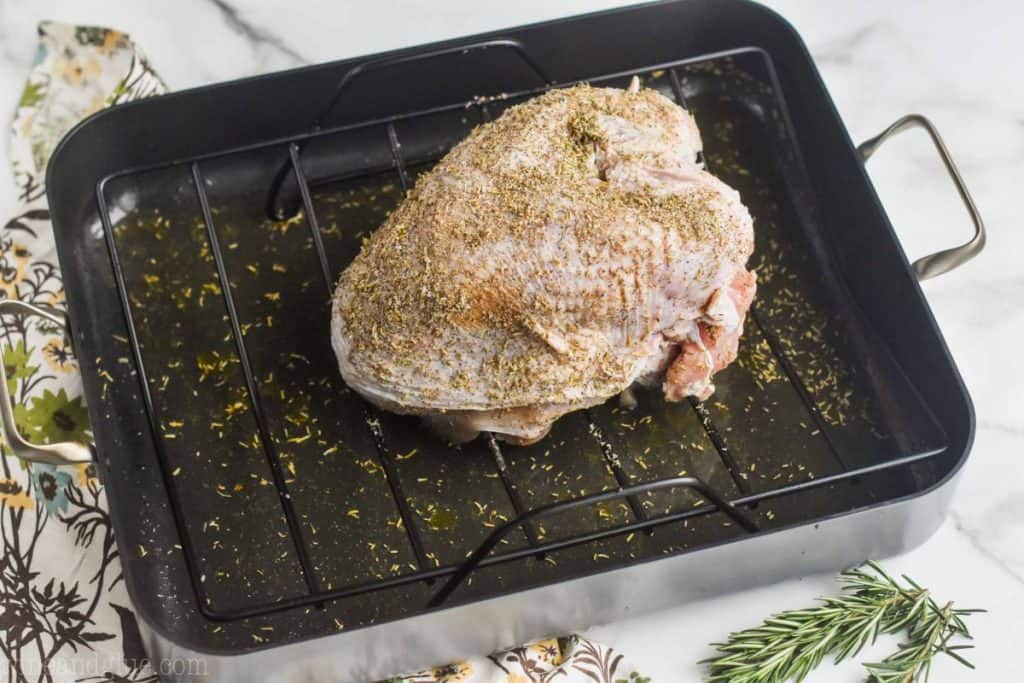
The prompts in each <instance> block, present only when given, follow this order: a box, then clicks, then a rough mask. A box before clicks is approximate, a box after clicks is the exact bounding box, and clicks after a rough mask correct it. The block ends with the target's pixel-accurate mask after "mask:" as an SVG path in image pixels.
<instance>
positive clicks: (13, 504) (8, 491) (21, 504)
mask: <svg viewBox="0 0 1024 683" xmlns="http://www.w3.org/2000/svg"><path fill="white" fill-rule="evenodd" d="M0 501H3V503H4V504H5V505H7V507H9V508H14V509H27V508H34V507H35V502H33V500H32V497H31V496H29V495H28V491H26V490H25V489H24V488H22V486H21V484H19V483H18V482H16V481H15V480H13V479H0Z"/></svg>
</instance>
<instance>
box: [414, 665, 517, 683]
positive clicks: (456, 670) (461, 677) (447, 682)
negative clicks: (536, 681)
mask: <svg viewBox="0 0 1024 683" xmlns="http://www.w3.org/2000/svg"><path fill="white" fill-rule="evenodd" d="M431 674H433V676H434V680H435V681H437V683H459V682H460V681H468V680H469V677H470V676H472V675H473V667H471V666H470V665H469V662H459V663H458V664H449V665H447V666H439V667H437V668H435V669H433V670H432V671H431ZM527 683H528V682H527Z"/></svg>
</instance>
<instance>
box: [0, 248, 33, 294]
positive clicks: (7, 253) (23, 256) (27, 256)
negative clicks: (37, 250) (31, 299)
mask: <svg viewBox="0 0 1024 683" xmlns="http://www.w3.org/2000/svg"><path fill="white" fill-rule="evenodd" d="M31 262H32V252H31V251H29V248H28V247H26V246H25V245H23V244H18V243H17V242H15V243H13V244H11V246H10V247H9V248H8V249H5V250H4V252H3V255H2V258H0V289H3V291H4V293H5V294H6V295H7V298H8V299H17V298H19V297H18V285H19V284H21V282H22V280H24V279H25V271H26V270H28V265H29V264H30V263H31Z"/></svg>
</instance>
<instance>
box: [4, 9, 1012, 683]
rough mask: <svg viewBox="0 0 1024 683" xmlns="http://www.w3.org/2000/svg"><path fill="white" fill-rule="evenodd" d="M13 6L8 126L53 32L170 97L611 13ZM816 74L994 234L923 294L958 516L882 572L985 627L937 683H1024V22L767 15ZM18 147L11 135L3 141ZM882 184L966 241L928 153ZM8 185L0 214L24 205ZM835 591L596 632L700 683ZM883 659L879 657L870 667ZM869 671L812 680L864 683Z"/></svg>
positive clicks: (889, 197)
mask: <svg viewBox="0 0 1024 683" xmlns="http://www.w3.org/2000/svg"><path fill="white" fill-rule="evenodd" d="M299 4H300V3H291V2H285V1H284V0H278V1H273V0H260V1H251V2H243V0H228V1H227V2H225V1H224V0H177V1H176V2H173V3H171V2H157V1H155V0H147V1H140V0H134V1H128V0H117V1H113V2H100V1H98V0H96V1H93V0H47V1H44V0H0V110H2V111H5V112H9V111H11V110H12V109H13V107H14V103H15V101H16V99H17V97H18V93H19V92H20V88H21V81H22V79H23V78H24V75H25V73H26V70H27V69H28V66H29V63H30V59H31V57H32V54H33V50H34V44H35V34H34V26H35V24H36V22H38V21H39V20H41V19H57V20H62V21H69V22H76V23H98V24H105V25H110V26H116V27H119V28H121V29H123V30H126V31H128V32H129V33H131V34H132V36H133V37H134V38H135V39H136V41H137V42H138V43H139V44H140V45H141V46H143V48H144V50H145V51H146V52H147V53H148V55H149V57H150V58H151V60H152V62H153V64H154V65H155V66H156V68H157V69H158V70H159V72H160V73H161V74H162V75H163V76H164V78H165V80H166V81H167V83H168V84H169V85H170V86H171V87H172V88H183V87H188V86H194V85H200V84H204V83H209V82H213V81H218V80H223V79H229V78H235V77H239V76H245V75H249V74H256V73H262V72H266V71H271V70H275V69H281V68H287V67H292V66H297V65H301V64H305V63H311V62H317V61H324V60H329V59H334V58H340V57H346V56H352V55H358V54H363V53H366V52H372V51H377V50H381V49H384V48H392V47H398V46H402V45H410V44H416V43H422V42H427V41H432V40H437V39H441V38H447V37H453V36H459V35H465V34H469V33H475V32H479V31H483V30H488V29H495V28H501V27H504V26H510V25H515V24H517V23H523V22H528V21H535V20H539V19H545V18H551V17H555V16H559V15H567V14H573V13H579V12H583V11H587V10H592V9H600V8H606V7H609V6H613V5H615V4H617V3H614V2H602V1H601V0H568V1H566V0H563V1H562V2H560V3H554V2H545V1H544V0H518V1H517V2H501V3H498V2H481V1H480V0H457V1H456V0H448V1H447V2H444V3H440V2H434V1H431V0H390V1H388V0H379V1H377V2H365V1H364V2H355V1H350V0H319V1H317V2H310V3H301V7H298V6H296V7H292V5H299ZM770 4H771V5H772V6H774V7H776V8H777V9H778V10H779V11H780V12H781V13H782V14H783V15H784V16H786V17H787V18H788V19H789V20H790V21H792V22H793V23H794V24H795V25H796V27H797V29H798V30H799V31H800V32H801V33H802V35H803V37H804V40H805V41H807V43H808V45H809V46H810V48H811V51H812V52H813V53H814V56H815V58H816V59H817V62H818V65H819V67H820V69H821V70H822V72H823V74H824V77H825V80H826V81H827V83H828V86H829V88H830V90H831V92H832V95H833V97H834V98H835V100H836V104H837V105H838V107H839V110H840V112H841V113H842V115H843V117H844V119H845V121H846V123H847V126H848V127H849V128H850V130H851V132H852V133H853V135H854V138H857V139H859V138H864V137H867V136H869V135H871V134H874V133H875V132H877V131H878V130H880V129H881V128H882V127H884V126H885V125H886V124H888V123H889V122H890V120H892V119H893V118H895V117H896V116H898V115H900V114H903V113H906V112H911V111H920V112H922V113H925V114H927V115H929V116H930V117H932V118H933V119H934V121H935V122H936V123H937V124H938V126H939V127H940V129H941V131H942V132H943V134H944V136H945V137H946V141H947V143H948V144H949V146H950V147H951V148H952V150H953V152H954V154H955V156H956V158H957V159H958V160H959V162H960V164H961V168H962V170H963V173H964V175H965V177H966V179H967V181H968V183H969V185H970V187H971V189H972V190H973V192H974V194H975V198H976V200H977V203H978V205H979V207H980V208H981V210H982V212H983V214H984V216H985V218H986V219H987V222H988V226H989V229H990V234H991V236H990V242H989V247H988V249H987V250H986V251H985V253H984V254H983V255H982V256H980V257H979V258H978V259H977V260H975V261H974V262H972V263H970V264H969V265H967V266H965V267H963V268H962V269H961V270H960V271H957V272H954V273H950V274H948V275H946V276H944V277H942V278H940V279H938V280H934V281H931V282H928V283H927V284H926V285H925V291H926V293H927V296H928V299H929V301H930V302H931V305H932V307H933V309H934V311H935V314H936V316H937V318H938V320H939V323H940V325H941V326H942V329H943V331H944V333H945V335H946V339H947V340H948V342H949V345H950V347H951V348H952V350H953V354H954V356H955V357H956V359H957V361H958V363H959V366H960V369H961V371H962V372H963V375H964V377H965V379H966V381H967V385H968V387H969V388H970V390H971V392H972V394H973V397H974V400H975V403H976V408H977V414H978V434H977V440H976V443H975V446H974V452H973V455H972V456H971V458H970V461H969V463H968V465H967V468H966V472H965V473H964V476H963V478H962V483H961V486H960V489H959V492H958V495H957V498H956V501H955V503H954V506H953V514H952V516H951V517H950V519H949V520H948V521H947V522H946V523H945V524H944V525H943V527H942V528H941V530H940V531H939V532H938V533H937V534H936V535H935V536H934V537H933V538H932V539H931V540H930V541H929V542H928V543H926V544H925V545H924V546H922V547H921V548H919V549H917V550H914V551H913V552H910V553H908V554H906V555H904V556H901V557H896V558H892V559H891V560H888V561H887V562H886V566H887V567H889V568H890V569H891V570H892V571H895V572H906V573H908V574H910V575H912V576H914V577H916V578H918V579H919V580H921V581H923V582H925V583H927V584H928V585H929V586H931V587H933V588H934V590H935V591H936V593H937V595H938V596H940V597H942V598H947V597H948V598H950V599H956V600H958V601H962V603H963V604H965V605H969V606H981V607H986V608H988V609H989V610H990V613H989V614H988V615H982V616H978V617H975V618H974V619H973V628H974V631H975V634H976V636H977V644H978V649H977V650H976V651H975V652H974V654H973V659H974V661H975V662H976V663H977V665H978V670H977V672H976V673H975V674H973V675H970V676H969V675H968V674H967V672H966V671H963V670H961V669H959V668H957V667H955V666H953V665H949V664H946V663H945V662H940V663H939V664H938V666H937V667H936V670H935V676H934V679H933V680H936V681H985V682H1002V681H1007V682H1009V681H1021V680H1024V659H1022V658H1021V657H1019V656H1018V654H1017V652H1016V651H1015V648H1016V647H1019V646H1020V643H1022V642H1024V467H1022V464H1021V455H1022V452H1024V392H1022V391H1021V388H1022V386H1024V383H1022V381H1024V354H1021V353H1020V351H1019V347H1018V346H1017V343H1018V339H1017V336H1016V333H1017V332H1021V333H1022V334H1024V307H1022V306H1021V304H1020V302H1018V300H1017V297H1018V296H1020V297H1022V298H1024V275H1022V274H1021V273H1022V269H1021V259H1022V257H1024V231H1021V230H1020V228H1019V226H1018V227H1016V228H1015V227H1014V224H1015V223H1016V221H1015V220H1013V219H1012V213H1013V212H1014V211H1015V210H1017V209H1015V208H1014V207H1015V206H1016V205H1017V202H1018V201H1020V197H1021V194H1022V189H1021V182H1022V180H1024V174H1022V171H1024V163H1022V160H1024V88H1022V87H1021V81H1020V75H1019V68H1020V65H1021V64H1024V48H1022V41H1024V39H1022V36H1024V12H1021V11H1020V8H1019V5H1018V4H1017V3H1016V2H1011V1H1008V0H1006V1H1000V0H975V2H971V3H963V2H959V1H957V0H943V1H942V2H903V3H893V2H890V1H889V0H864V1H861V2H843V3H839V2H827V3H826V2H816V1H815V0H779V1H776V2H771V3H770ZM5 137H6V136H5ZM876 159H877V160H872V163H871V174H872V177H873V179H874V181H875V183H876V185H877V186H878V188H879V191H880V193H881V196H882V198H883V201H884V202H885V204H886V207H887V209H888V211H889V214H890V216H891V218H892V220H893V222H894V224H895V225H896V226H897V229H898V231H899V233H900V237H901V239H902V240H903V243H904V245H905V246H906V249H907V252H908V253H909V254H911V255H919V254H923V253H925V252H927V251H930V250H935V249H938V248H942V247H946V246H948V245H951V244H953V243H955V242H957V241H958V240H962V239H963V238H965V237H966V236H967V234H968V231H969V223H968V220H967V217H966V215H965V213H964V211H963V209H962V207H961V206H960V204H959V200H958V199H957V197H956V193H955V191H954V190H953V188H952V186H951V185H950V183H949V181H948V179H947V177H946V175H945V172H944V171H943V169H942V166H941V164H940V162H939V161H938V158H937V157H936V156H935V154H934V152H933V150H932V149H931V147H930V145H929V144H928V143H927V142H926V140H925V138H924V136H922V135H917V136H913V135H909V136H907V137H904V138H900V139H899V140H898V141H896V142H893V143H891V144H890V145H888V146H887V147H886V149H885V150H884V152H882V153H880V154H879V155H878V157H877V158H876ZM6 174H7V168H6V166H4V167H3V168H2V171H0V209H3V208H4V207H7V206H9V205H10V202H11V200H12V193H11V192H10V190H9V185H10V184H9V183H8V182H7V178H6V177H4V176H6ZM832 589H833V585H832V583H831V577H829V576H812V577H808V578H805V579H803V580H801V581H793V582H789V583H784V584H780V585H776V586H772V587H768V588H762V589H758V590H751V591H747V592H743V593H737V594H733V595H728V596H725V597H720V598H716V599H713V600H709V601H706V602H703V603H699V604H695V605H687V606H685V607H679V608H675V609H670V610H666V611H664V612H662V613H660V614H657V615H654V616H648V617H643V618H638V619H634V620H631V621H624V622H621V623H616V624H612V625H608V626H603V627H600V628H595V629H593V630H592V631H591V632H590V633H591V635H592V636H594V637H595V638H598V639H601V640H603V641H606V642H608V643H610V644H613V645H615V646H616V647H618V648H620V649H621V650H622V651H623V652H625V653H626V654H627V655H628V656H629V657H630V658H632V659H633V660H635V661H636V662H638V663H639V664H641V665H642V667H643V668H645V669H646V670H647V671H648V672H649V673H650V675H651V676H652V677H653V679H654V680H655V681H659V682H661V681H697V680H700V669H699V668H698V667H697V665H696V664H695V662H697V661H698V660H699V659H701V658H703V657H705V656H707V655H708V654H709V650H708V648H707V646H706V645H705V644H706V643H707V642H709V641H713V640H717V639H720V638H723V637H724V636H725V635H726V634H727V633H728V632H729V631H730V630H732V629H736V628H739V627H743V626H745V625H749V624H752V623H753V622H755V621H756V620H758V619H759V618H760V617H761V616H762V615H764V614H766V613H768V612H770V611H773V610H780V609H785V608H789V607H795V606H798V605H802V604H805V603H807V602H808V601H809V600H810V599H811V598H812V597H813V596H815V595H817V594H820V593H823V592H828V591H831V590H832ZM875 652H877V653H880V652H882V650H876V651H875ZM859 674H860V671H859V669H858V667H857V666H856V665H844V666H842V667H839V668H833V667H831V666H826V667H825V668H824V669H823V670H822V672H821V673H816V674H815V675H814V676H813V677H812V680H814V681H822V682H825V681H835V682H846V681H849V682H853V681H858V680H862V679H861V677H860V675H859Z"/></svg>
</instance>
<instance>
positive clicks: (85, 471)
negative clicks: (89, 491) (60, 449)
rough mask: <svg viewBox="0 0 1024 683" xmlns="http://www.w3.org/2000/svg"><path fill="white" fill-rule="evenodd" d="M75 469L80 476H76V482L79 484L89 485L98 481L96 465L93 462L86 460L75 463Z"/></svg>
mask: <svg viewBox="0 0 1024 683" xmlns="http://www.w3.org/2000/svg"><path fill="white" fill-rule="evenodd" d="M75 469H77V470H78V476H76V477H75V483H76V484H78V485H79V486H88V485H89V484H94V483H96V482H97V477H96V465H95V464H94V463H91V462H84V463H81V464H78V465H75Z"/></svg>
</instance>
